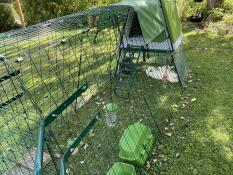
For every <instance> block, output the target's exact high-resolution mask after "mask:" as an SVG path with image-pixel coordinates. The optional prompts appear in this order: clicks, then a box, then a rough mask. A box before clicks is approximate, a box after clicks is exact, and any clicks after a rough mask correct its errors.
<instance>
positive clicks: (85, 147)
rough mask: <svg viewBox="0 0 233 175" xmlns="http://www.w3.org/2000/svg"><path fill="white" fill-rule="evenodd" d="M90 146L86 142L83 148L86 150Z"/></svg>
mask: <svg viewBox="0 0 233 175" xmlns="http://www.w3.org/2000/svg"><path fill="white" fill-rule="evenodd" d="M88 147H89V145H88V144H87V143H86V144H85V145H84V147H83V149H84V150H85V151H86V150H87V148H88Z"/></svg>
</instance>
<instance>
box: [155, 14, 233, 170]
mask: <svg viewBox="0 0 233 175" xmlns="http://www.w3.org/2000/svg"><path fill="white" fill-rule="evenodd" d="M232 19H233V18H232V16H227V17H226V18H225V20H224V21H223V22H219V23H213V24H210V26H209V27H208V28H207V29H206V30H195V29H194V26H193V25H192V24H188V25H186V26H185V47H186V50H187V56H188V59H189V63H190V67H191V71H192V72H191V81H190V82H189V84H188V88H187V89H186V90H184V92H183V95H182V96H181V97H180V100H179V102H178V103H177V105H178V106H179V108H178V109H177V112H176V114H177V115H176V116H175V117H174V120H173V122H172V123H174V126H175V129H174V131H172V133H173V135H172V136H171V137H167V138H165V139H164V140H163V143H162V145H163V146H160V147H159V148H160V151H156V153H155V160H154V162H155V163H152V162H151V165H150V167H151V168H150V169H151V174H169V175H171V174H172V175H173V174H174V175H176V174H177V175H181V174H184V175H186V174H189V175H191V174H193V175H195V174H198V175H213V174H214V175H220V174H221V175H223V174H224V175H228V174H229V175H230V174H232V171H233V119H232V115H233V108H232V105H233V90H232V87H233V79H232V78H233V35H232V33H231V34H226V33H227V31H228V29H231V32H232V28H233V20H232ZM216 26H217V30H214V31H213V28H216ZM190 99H191V101H193V102H191V105H190V104H187V101H190ZM183 104H185V106H186V107H185V109H181V108H180V106H183V107H184V105H183ZM182 116H184V117H182ZM168 125H169V124H168ZM168 128H169V127H168ZM166 129H167V128H166Z"/></svg>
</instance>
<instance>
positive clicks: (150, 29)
mask: <svg viewBox="0 0 233 175" xmlns="http://www.w3.org/2000/svg"><path fill="white" fill-rule="evenodd" d="M161 2H162V3H163V7H164V13H163V11H162V9H161V3H160V0H123V1H122V2H120V3H118V4H120V5H127V6H131V7H133V8H134V10H135V11H136V13H137V16H138V19H139V23H140V26H141V30H142V33H143V37H144V39H145V41H146V42H147V43H150V42H152V41H154V40H155V39H156V38H157V37H158V36H159V35H160V34H161V33H162V32H163V31H164V30H165V29H166V23H165V19H166V22H167V26H168V30H169V33H170V36H171V39H172V42H173V43H175V42H176V40H177V39H178V37H179V36H180V34H181V33H182V31H181V22H180V19H179V15H178V12H177V7H176V3H175V0H161ZM163 14H164V15H163Z"/></svg>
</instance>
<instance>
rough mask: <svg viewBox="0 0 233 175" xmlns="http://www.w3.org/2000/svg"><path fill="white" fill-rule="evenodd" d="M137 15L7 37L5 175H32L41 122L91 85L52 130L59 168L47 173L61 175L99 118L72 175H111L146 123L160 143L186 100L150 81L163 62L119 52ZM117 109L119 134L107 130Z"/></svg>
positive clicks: (105, 15)
mask: <svg viewBox="0 0 233 175" xmlns="http://www.w3.org/2000/svg"><path fill="white" fill-rule="evenodd" d="M131 13H134V11H133V10H132V9H130V8H129V7H122V6H111V7H100V8H95V9H94V10H89V11H86V12H84V13H77V14H73V15H70V16H66V17H62V18H58V19H55V20H50V21H48V22H45V23H42V24H38V25H35V26H32V27H29V28H26V29H23V30H18V31H14V32H9V33H5V34H1V35H0V39H1V40H0V53H1V63H0V64H1V75H5V77H7V76H8V77H9V78H1V82H0V84H1V115H2V116H3V117H2V118H1V128H0V129H1V131H2V133H3V134H2V135H1V157H0V163H1V166H0V172H1V173H2V174H4V173H6V174H7V173H9V174H13V173H14V172H16V171H19V172H21V174H27V173H28V174H30V173H31V174H32V171H33V169H34V167H33V165H34V162H35V151H34V152H33V153H32V152H30V150H34V148H35V147H36V144H37V128H38V124H39V122H40V121H41V120H42V119H44V118H45V116H47V115H48V114H49V113H50V112H51V111H53V110H54V109H56V107H58V106H59V105H60V104H61V103H62V102H64V101H65V100H66V99H67V98H69V97H70V96H71V94H72V93H74V92H75V90H77V89H78V88H79V87H81V86H82V85H83V83H84V82H87V84H88V89H87V91H86V92H85V93H84V94H82V95H81V96H80V97H79V98H77V99H76V100H75V102H73V103H72V104H71V105H70V106H69V107H67V109H66V110H65V111H63V113H62V114H61V115H59V116H58V117H57V119H56V120H55V121H54V122H53V123H52V124H51V126H49V127H48V128H46V140H45V142H46V143H45V146H46V147H45V150H44V152H45V153H48V155H49V157H50V159H51V161H50V162H49V163H47V164H46V165H44V167H43V172H44V173H47V174H59V171H60V170H61V169H60V159H61V157H62V155H63V154H64V152H65V151H66V150H67V148H68V146H69V145H70V144H71V143H72V139H75V138H76V137H77V136H78V135H79V134H80V133H81V132H82V130H83V129H84V127H85V126H86V125H87V124H88V122H89V121H90V120H92V119H93V116H95V115H96V113H99V114H100V119H98V121H97V122H96V125H95V126H94V127H93V129H91V130H90V131H89V133H88V136H87V137H85V138H84V139H83V141H82V143H81V144H80V145H79V146H78V147H77V150H75V151H76V152H77V154H74V155H73V156H72V157H71V158H70V159H69V160H68V162H67V166H66V173H68V174H72V173H73V174H103V173H106V172H107V170H108V169H109V168H110V167H111V166H112V165H113V163H114V162H116V161H120V159H119V156H118V153H119V147H118V144H119V139H120V137H121V135H122V134H123V131H124V130H125V129H127V126H128V125H130V124H134V123H138V122H141V123H144V124H145V125H146V126H148V127H150V128H151V129H152V131H153V133H154V135H156V136H158V135H159V134H158V133H159V129H158V128H159V127H158V125H160V126H163V122H164V120H165V119H167V118H170V117H172V109H171V106H169V104H172V102H174V101H175V100H176V98H178V96H179V94H178V93H177V94H176V95H177V96H176V95H175V96H173V95H172V93H170V91H171V90H176V91H178V90H179V85H174V84H166V83H164V82H162V81H155V80H153V79H151V78H149V77H147V76H146V75H145V68H146V67H147V66H148V65H155V64H156V60H158V59H159V58H161V54H147V53H146V52H142V51H140V52H139V51H137V52H128V51H125V50H124V49H119V48H120V47H121V46H122V43H123V38H124V36H123V34H124V32H125V26H126V24H125V23H126V21H127V19H128V18H129V16H130V15H131ZM138 30H140V29H139V28H138V27H137V26H135V27H134V31H135V33H137V31H138ZM118 49H119V50H118ZM145 55H148V58H147V60H146V62H144V61H145ZM163 57H167V55H166V54H165V55H164V56H163ZM143 60H144V61H143ZM151 94H153V96H152V95H151ZM122 97H123V98H122ZM110 102H114V103H116V104H117V106H118V113H117V116H118V117H117V124H116V126H115V127H114V128H109V127H108V126H107V125H106V122H105V110H104V107H105V105H106V104H108V103H110ZM156 138H158V137H156ZM70 140H71V141H70ZM28 153H29V155H27V154H28ZM26 155H27V156H26ZM25 157H26V158H25ZM19 165H20V166H19ZM16 169H18V170H16Z"/></svg>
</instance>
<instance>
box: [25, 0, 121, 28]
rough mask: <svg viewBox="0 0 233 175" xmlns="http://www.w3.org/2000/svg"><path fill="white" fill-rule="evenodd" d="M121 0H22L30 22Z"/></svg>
mask: <svg viewBox="0 0 233 175" xmlns="http://www.w3.org/2000/svg"><path fill="white" fill-rule="evenodd" d="M117 1H119V0H92V1H88V0H85V1H84V0H82V1H81V0H22V2H23V8H24V14H25V19H26V22H27V23H28V24H35V23H39V22H42V21H45V20H48V19H52V18H56V17H59V16H64V15H68V14H72V13H76V12H79V11H83V10H85V9H87V8H89V7H91V6H96V5H103V4H110V3H113V2H117Z"/></svg>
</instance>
